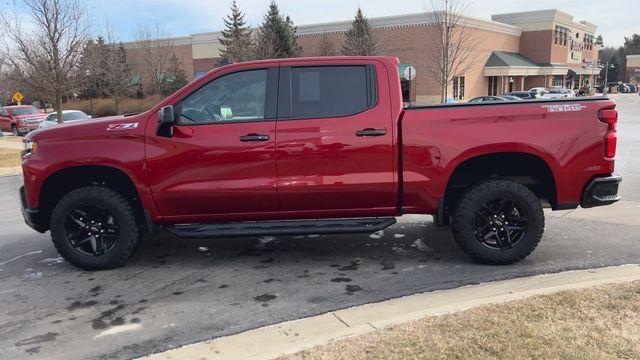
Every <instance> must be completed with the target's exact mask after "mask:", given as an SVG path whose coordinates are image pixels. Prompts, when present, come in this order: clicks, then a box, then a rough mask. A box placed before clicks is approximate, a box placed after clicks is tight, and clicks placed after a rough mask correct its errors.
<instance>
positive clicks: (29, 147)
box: [22, 140, 38, 157]
mask: <svg viewBox="0 0 640 360" xmlns="http://www.w3.org/2000/svg"><path fill="white" fill-rule="evenodd" d="M23 143H24V150H23V151H22V157H25V156H27V155H31V154H35V153H36V151H37V150H38V143H37V142H35V141H33V140H24V142H23Z"/></svg>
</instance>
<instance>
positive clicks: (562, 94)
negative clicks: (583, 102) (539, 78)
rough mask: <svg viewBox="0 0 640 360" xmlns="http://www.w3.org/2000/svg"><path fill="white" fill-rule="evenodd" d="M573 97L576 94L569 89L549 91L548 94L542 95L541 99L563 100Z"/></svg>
mask: <svg viewBox="0 0 640 360" xmlns="http://www.w3.org/2000/svg"><path fill="white" fill-rule="evenodd" d="M574 97H576V94H575V93H574V92H573V91H571V90H569V89H551V90H549V92H548V93H546V94H544V95H542V99H565V98H574Z"/></svg>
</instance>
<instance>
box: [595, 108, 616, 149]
mask: <svg viewBox="0 0 640 360" xmlns="http://www.w3.org/2000/svg"><path fill="white" fill-rule="evenodd" d="M598 120H600V121H601V122H603V123H605V124H607V125H609V128H608V129H607V133H606V135H605V136H604V156H605V157H607V158H614V157H615V156H616V147H617V144H618V135H617V133H616V127H617V125H618V111H617V110H614V109H610V110H600V113H599V114H598Z"/></svg>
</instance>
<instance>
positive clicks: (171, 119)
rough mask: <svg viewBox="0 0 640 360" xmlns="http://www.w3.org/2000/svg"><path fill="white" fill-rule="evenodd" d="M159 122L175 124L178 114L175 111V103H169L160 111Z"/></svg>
mask: <svg viewBox="0 0 640 360" xmlns="http://www.w3.org/2000/svg"><path fill="white" fill-rule="evenodd" d="M158 122H159V123H160V124H161V125H162V124H165V125H173V124H175V122H176V116H175V113H174V112H173V105H167V106H165V107H163V108H162V109H160V112H158Z"/></svg>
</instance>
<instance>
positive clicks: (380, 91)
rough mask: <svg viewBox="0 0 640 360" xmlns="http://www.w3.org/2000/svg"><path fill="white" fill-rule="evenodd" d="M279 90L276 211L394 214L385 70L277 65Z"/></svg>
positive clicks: (359, 65)
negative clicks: (277, 209)
mask: <svg viewBox="0 0 640 360" xmlns="http://www.w3.org/2000/svg"><path fill="white" fill-rule="evenodd" d="M279 85H280V86H279V96H278V98H279V103H278V123H277V130H276V132H277V142H276V158H277V166H278V187H277V188H278V199H279V204H280V210H282V211H296V212H300V211H303V212H307V213H305V214H304V215H302V214H300V213H297V214H298V216H312V215H318V216H321V215H331V214H333V215H336V216H347V215H353V216H357V215H358V214H361V215H362V214H366V215H383V214H388V213H391V212H393V211H394V208H395V198H394V196H393V195H394V186H395V172H394V170H395V159H394V148H393V146H394V121H393V120H392V118H391V110H390V99H389V88H388V79H387V74H386V70H385V68H384V66H383V65H382V64H380V63H378V62H376V61H370V62H363V61H362V60H361V61H360V62H357V61H355V60H354V61H343V62H340V63H336V64H330V65H327V63H326V62H321V63H319V64H318V65H314V64H312V63H308V62H305V64H304V66H299V65H297V64H296V63H295V62H291V63H288V64H287V63H284V64H282V66H281V69H280V83H279ZM327 213H329V214H327Z"/></svg>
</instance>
